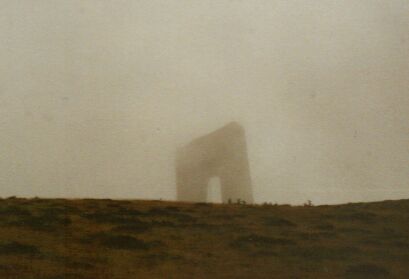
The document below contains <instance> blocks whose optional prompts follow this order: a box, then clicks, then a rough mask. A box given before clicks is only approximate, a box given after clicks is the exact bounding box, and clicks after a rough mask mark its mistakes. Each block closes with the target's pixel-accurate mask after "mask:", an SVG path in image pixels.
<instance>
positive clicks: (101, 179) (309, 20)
mask: <svg viewBox="0 0 409 279" xmlns="http://www.w3.org/2000/svg"><path fill="white" fill-rule="evenodd" d="M408 14H409V1H407V0H382V1H380V0H360V1H356V0H346V1H335V0H321V1H306V0H305V1H295V0H292V1H289V0H274V1H272V0H266V1H261V0H259V1H239V0H230V1H227V0H208V1H194V0H193V1H192V0H189V1H187V0H173V1H165V0H161V1H155V0H146V1H145V0H143V1H142V0H141V1H131V0H123V1H100V0H98V1H97V0H95V1H80V0H72V1H54V0H49V1H47V0H41V1H29V0H24V1H21V0H20V1H18V0H17V1H16V0H2V1H1V8H0V61H1V63H0V196H3V197H5V196H10V195H17V196H27V197H31V196H41V197H96V198H100V197H110V198H135V199H159V198H162V199H171V200H172V199H175V197H176V195H175V181H174V180H175V175H174V155H175V150H176V147H178V146H181V145H184V144H186V143H188V142H189V141H190V140H191V139H193V138H195V137H197V136H201V135H203V134H205V133H208V132H211V131H212V130H214V129H217V128H219V127H221V126H223V125H224V124H226V123H228V122H230V121H233V120H234V121H237V122H239V123H241V124H242V125H243V126H244V127H245V129H246V134H247V141H248V152H249V158H250V168H251V172H252V174H251V175H252V179H253V184H254V196H255V200H256V201H257V202H264V201H272V202H279V203H294V204H297V203H302V202H305V201H306V200H307V199H310V200H312V202H313V203H315V204H321V203H341V202H349V201H371V200H383V199H397V198H408V197H409V17H408Z"/></svg>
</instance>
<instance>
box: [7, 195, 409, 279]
mask: <svg viewBox="0 0 409 279" xmlns="http://www.w3.org/2000/svg"><path fill="white" fill-rule="evenodd" d="M0 278H4V279H8V278H10V279H11V278H13V279H25V278H36V279H37V278H39V279H63V278H64V279H69V278H75V279H82V278H92V279H95V278H101V279H108V278H109V279H112V278H409V200H401V201H384V202H374V203H357V204H346V205H337V206H298V207H292V206H288V205H279V206H275V205H264V206H261V205H259V206H255V205H227V204H223V205H220V204H200V203H199V204H190V203H176V202H162V201H115V200H91V199H87V200H63V199H52V200H51V199H50V200H47V199H18V198H9V199H0Z"/></svg>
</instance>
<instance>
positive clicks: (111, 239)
mask: <svg viewBox="0 0 409 279" xmlns="http://www.w3.org/2000/svg"><path fill="white" fill-rule="evenodd" d="M94 237H95V240H97V241H98V242H99V243H100V244H101V245H103V246H105V247H107V248H111V249H121V250H147V249H149V248H151V247H153V246H156V243H155V244H154V243H151V242H146V241H143V240H140V239H137V238H135V237H132V236H128V235H111V234H108V233H100V234H97V235H95V236H94Z"/></svg>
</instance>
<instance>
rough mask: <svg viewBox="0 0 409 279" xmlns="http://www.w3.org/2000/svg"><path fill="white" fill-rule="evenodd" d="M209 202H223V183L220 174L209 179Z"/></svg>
mask: <svg viewBox="0 0 409 279" xmlns="http://www.w3.org/2000/svg"><path fill="white" fill-rule="evenodd" d="M207 202H212V203H222V183H221V180H220V177H218V176H215V177H212V178H210V179H209V183H208V186H207Z"/></svg>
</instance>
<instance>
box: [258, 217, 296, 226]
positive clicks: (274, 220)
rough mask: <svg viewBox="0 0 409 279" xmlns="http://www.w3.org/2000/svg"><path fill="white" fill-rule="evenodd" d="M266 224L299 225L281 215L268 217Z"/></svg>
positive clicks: (265, 220)
mask: <svg viewBox="0 0 409 279" xmlns="http://www.w3.org/2000/svg"><path fill="white" fill-rule="evenodd" d="M264 224H265V225H267V226H279V227H296V226H297V225H296V224H295V223H293V222H291V221H289V220H287V219H284V218H280V217H266V218H265V219H264Z"/></svg>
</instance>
